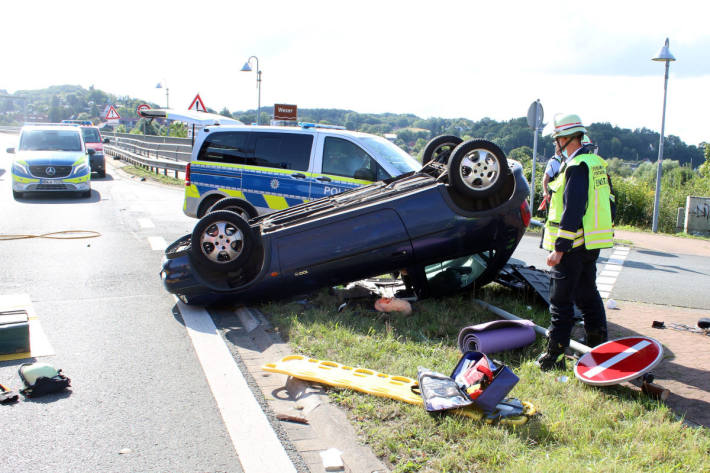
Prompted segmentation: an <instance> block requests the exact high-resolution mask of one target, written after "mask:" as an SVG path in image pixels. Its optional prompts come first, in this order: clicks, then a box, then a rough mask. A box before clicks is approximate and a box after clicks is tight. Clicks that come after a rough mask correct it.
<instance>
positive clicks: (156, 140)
mask: <svg viewBox="0 0 710 473" xmlns="http://www.w3.org/2000/svg"><path fill="white" fill-rule="evenodd" d="M102 135H103V136H104V137H105V138H109V140H110V143H109V144H107V145H104V152H105V154H107V155H109V156H112V157H114V158H118V159H122V160H124V161H126V162H129V163H131V164H133V165H136V166H140V167H143V168H145V169H149V170H150V171H151V172H155V173H161V171H162V173H163V174H164V175H166V176H167V175H168V171H173V172H174V173H175V177H176V178H179V177H180V173H181V172H183V173H184V172H185V167H186V165H187V163H188V162H189V161H190V156H191V155H192V140H190V139H189V138H176V137H172V136H167V137H166V136H151V135H131V134H128V133H111V132H109V133H106V132H102Z"/></svg>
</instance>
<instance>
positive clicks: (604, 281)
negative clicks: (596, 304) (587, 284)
mask: <svg viewBox="0 0 710 473" xmlns="http://www.w3.org/2000/svg"><path fill="white" fill-rule="evenodd" d="M615 282H616V275H614V276H613V277H603V276H598V277H597V285H599V284H611V285H612V286H613V285H614V283H615Z"/></svg>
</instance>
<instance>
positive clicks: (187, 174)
mask: <svg viewBox="0 0 710 473" xmlns="http://www.w3.org/2000/svg"><path fill="white" fill-rule="evenodd" d="M189 185H190V163H187V166H185V187H187V186H189ZM528 220H530V219H529V218H528Z"/></svg>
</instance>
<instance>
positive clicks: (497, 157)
mask: <svg viewBox="0 0 710 473" xmlns="http://www.w3.org/2000/svg"><path fill="white" fill-rule="evenodd" d="M448 174H449V184H450V185H451V186H452V187H453V188H454V190H456V191H457V192H459V193H460V194H462V195H463V196H465V197H469V198H475V199H480V198H485V197H489V196H492V195H494V194H496V193H497V192H499V191H500V190H501V188H502V187H503V184H504V183H505V182H504V181H505V176H507V175H508V174H510V168H509V167H508V160H507V159H506V158H505V154H504V153H503V151H502V150H501V149H500V148H499V147H498V146H496V145H495V144H494V143H491V142H490V141H487V140H468V141H464V142H463V143H461V144H460V145H458V146H457V147H456V148H455V149H454V151H453V153H451V157H450V159H449V165H448Z"/></svg>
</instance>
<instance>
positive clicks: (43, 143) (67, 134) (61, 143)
mask: <svg viewBox="0 0 710 473" xmlns="http://www.w3.org/2000/svg"><path fill="white" fill-rule="evenodd" d="M20 150H22V151H81V138H80V137H79V133H78V132H76V131H71V130H66V131H65V130H26V131H24V132H23V133H22V137H21V138H20Z"/></svg>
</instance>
